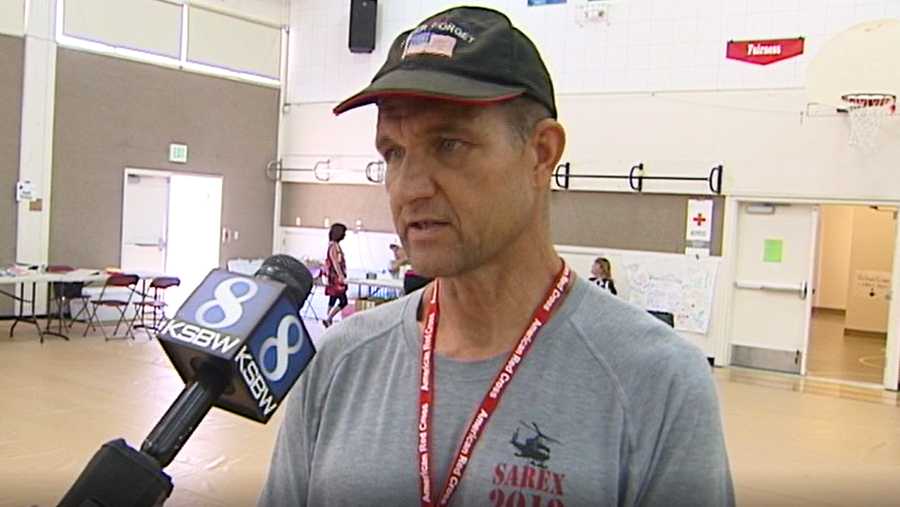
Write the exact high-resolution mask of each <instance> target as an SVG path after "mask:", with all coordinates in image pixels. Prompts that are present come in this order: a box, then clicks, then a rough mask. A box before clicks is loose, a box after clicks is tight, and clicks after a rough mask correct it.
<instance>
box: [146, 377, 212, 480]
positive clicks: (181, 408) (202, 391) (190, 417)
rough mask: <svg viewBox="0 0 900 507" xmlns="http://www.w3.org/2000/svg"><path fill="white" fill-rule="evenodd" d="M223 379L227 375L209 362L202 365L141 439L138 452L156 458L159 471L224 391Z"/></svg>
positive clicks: (171, 458) (166, 464) (178, 449)
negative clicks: (142, 440) (159, 467)
mask: <svg viewBox="0 0 900 507" xmlns="http://www.w3.org/2000/svg"><path fill="white" fill-rule="evenodd" d="M225 378H226V375H225V374H224V373H223V372H222V371H220V369H219V368H217V367H215V366H213V365H212V364H210V362H208V361H207V362H205V363H204V364H202V365H201V366H200V368H199V370H198V371H197V378H196V379H195V380H193V381H191V382H190V383H189V384H188V385H186V386H185V387H184V389H182V390H181V394H179V395H178V398H176V399H175V401H174V402H173V403H172V405H171V406H170V407H169V410H167V411H166V413H165V414H164V415H163V416H162V418H161V419H160V420H159V422H158V423H156V426H155V427H154V428H153V430H152V431H150V434H149V435H147V438H146V439H144V443H143V444H142V445H141V452H144V453H146V454H148V455H150V456H152V457H153V458H154V459H156V461H158V462H159V464H160V466H161V467H162V468H165V467H167V466H168V465H169V463H171V462H172V460H173V459H175V455H176V454H178V451H180V450H181V447H182V446H183V445H184V443H185V442H187V439H188V437H190V436H191V434H192V433H194V430H195V429H197V426H198V425H199V424H200V421H201V420H203V417H204V416H206V413H207V412H209V409H210V408H212V406H213V403H215V401H216V400H217V399H218V398H219V396H221V394H222V392H223V391H224V390H225Z"/></svg>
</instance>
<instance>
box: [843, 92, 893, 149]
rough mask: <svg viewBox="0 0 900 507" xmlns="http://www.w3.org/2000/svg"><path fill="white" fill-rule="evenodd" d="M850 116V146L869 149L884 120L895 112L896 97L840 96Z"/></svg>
mask: <svg viewBox="0 0 900 507" xmlns="http://www.w3.org/2000/svg"><path fill="white" fill-rule="evenodd" d="M841 99H843V101H844V103H845V104H847V113H848V114H849V115H850V146H856V147H858V148H862V149H871V148H872V147H873V146H874V145H875V138H876V137H877V136H878V132H879V131H880V130H881V124H882V123H884V120H885V119H886V118H887V117H888V116H890V115H892V114H894V113H895V112H896V110H897V96H896V95H891V94H889V93H848V94H846V95H841Z"/></svg>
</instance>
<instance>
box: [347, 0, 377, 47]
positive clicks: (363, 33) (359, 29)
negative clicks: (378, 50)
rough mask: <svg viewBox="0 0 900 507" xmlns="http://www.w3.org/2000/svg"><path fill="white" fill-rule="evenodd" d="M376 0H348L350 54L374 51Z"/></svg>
mask: <svg viewBox="0 0 900 507" xmlns="http://www.w3.org/2000/svg"><path fill="white" fill-rule="evenodd" d="M377 15H378V1H377V0H350V52H351V53H371V52H372V51H373V50H374V49H375V21H376V18H377Z"/></svg>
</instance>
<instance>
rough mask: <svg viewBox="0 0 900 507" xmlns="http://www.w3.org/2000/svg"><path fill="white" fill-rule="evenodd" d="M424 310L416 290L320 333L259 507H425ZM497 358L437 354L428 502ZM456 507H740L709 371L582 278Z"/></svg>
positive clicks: (496, 419)
mask: <svg viewBox="0 0 900 507" xmlns="http://www.w3.org/2000/svg"><path fill="white" fill-rule="evenodd" d="M420 299H421V291H420V292H417V293H414V294H412V295H410V296H407V297H404V298H402V299H400V300H398V301H395V302H392V303H389V304H386V305H382V306H380V307H378V308H375V309H373V310H367V311H366V312H363V313H361V314H358V315H355V316H353V317H352V318H350V319H348V320H347V321H345V322H343V323H341V324H339V325H337V326H335V327H334V328H332V329H331V330H329V332H328V336H327V338H325V339H324V345H323V347H322V350H321V351H319V354H318V356H317V357H316V358H315V359H314V361H313V363H312V364H311V365H310V367H309V369H308V370H307V371H306V372H305V373H304V375H303V376H302V377H301V379H300V380H299V381H298V383H297V385H296V386H294V388H293V391H292V393H291V396H290V398H291V399H290V401H289V402H288V405H287V413H286V414H285V419H284V422H283V423H282V427H281V429H280V431H279V434H278V439H277V442H276V444H275V451H274V455H273V458H272V464H271V468H270V470H269V477H268V480H267V481H266V484H265V486H264V489H263V492H262V496H261V497H260V502H259V505H261V506H272V507H275V506H279V507H280V506H288V505H290V506H295V505H309V506H313V507H318V506H357V505H372V506H375V505H391V506H415V505H419V474H418V469H419V467H418V454H417V444H418V441H417V437H418V429H417V426H418V424H417V418H418V410H419V404H418V399H419V398H418V395H419V392H418V385H419V384H418V376H419V363H420V350H421V336H420V333H419V328H418V325H417V322H416V310H417V307H418V304H419V302H420ZM437 339H438V340H440V329H438V337H437ZM504 360H505V355H504V356H502V357H496V358H492V359H488V360H485V361H475V362H462V361H455V360H451V359H448V358H444V357H441V356H440V355H438V356H437V358H436V362H437V364H436V371H435V405H436V406H435V408H434V413H433V417H432V425H433V430H432V431H433V434H432V439H433V442H432V452H433V454H432V460H433V462H432V467H433V472H432V473H433V475H432V482H433V485H432V487H433V488H434V489H435V490H436V491H435V492H434V493H433V495H434V497H435V498H437V497H438V496H439V494H440V492H442V491H443V488H444V484H445V481H446V478H447V473H448V468H449V466H450V461H451V460H452V459H453V456H454V455H455V453H456V450H457V448H458V446H459V443H460V441H461V439H462V438H463V432H464V431H465V429H466V426H467V425H468V423H469V421H470V419H471V418H472V416H473V415H474V412H475V410H476V408H477V407H478V404H479V403H480V401H481V399H482V398H483V396H484V395H485V393H486V392H487V390H488V387H489V385H490V384H491V381H492V379H493V377H494V375H495V374H496V373H497V371H498V370H499V368H500V366H501V364H502V363H503V361H504ZM539 432H540V433H539ZM451 503H452V504H453V505H457V506H463V505H464V506H469V505H494V506H516V507H518V506H522V507H525V506H527V507H562V506H566V507H572V506H580V505H628V506H631V505H666V506H671V505H685V506H712V505H716V506H730V505H733V504H734V491H733V488H732V483H731V474H730V472H729V468H728V457H727V454H726V451H725V443H724V440H723V437H722V426H721V421H720V416H719V408H718V402H717V399H716V392H715V387H714V384H713V381H712V378H711V375H710V371H709V366H708V365H707V363H706V359H705V358H704V356H703V354H702V353H701V352H700V351H699V350H698V349H697V348H696V347H694V346H693V345H691V344H689V343H688V342H687V341H685V340H684V339H682V338H681V337H679V336H678V335H677V334H675V333H674V332H673V331H672V330H671V329H669V328H668V327H666V326H665V325H664V324H663V323H662V322H660V321H658V320H657V319H655V318H653V317H652V316H650V315H648V314H647V313H645V312H643V311H641V310H640V309H638V308H636V307H634V306H631V305H629V304H627V303H624V302H622V301H621V300H619V299H618V298H616V297H614V296H611V295H609V294H608V293H605V292H603V291H601V290H599V289H598V288H596V287H593V286H591V285H590V284H589V283H587V282H586V281H584V280H583V279H581V278H576V280H575V283H574V286H573V287H572V290H571V292H570V293H569V295H568V297H567V298H566V299H565V301H564V302H563V304H562V305H561V306H560V308H559V309H558V310H557V312H556V313H555V314H554V315H553V317H552V318H551V320H550V322H548V323H547V324H546V325H545V327H544V328H543V329H542V330H541V331H540V332H539V333H538V335H537V338H536V341H535V343H534V345H533V347H532V349H531V352H530V353H529V354H528V356H527V357H526V358H525V360H524V362H523V363H522V364H521V365H520V367H519V370H518V373H517V375H516V377H515V378H514V379H513V381H512V383H511V384H510V385H509V386H508V388H507V390H506V393H505V395H504V397H503V399H502V401H501V403H500V406H499V407H498V409H497V411H496V412H495V413H494V415H493V417H492V418H491V420H490V421H489V423H488V426H487V428H486V430H485V432H484V434H483V436H482V437H481V440H480V441H479V442H478V445H477V447H476V448H475V451H474V455H473V456H472V460H471V461H470V462H469V465H468V468H467V470H466V473H465V476H464V477H463V480H462V482H461V483H460V485H459V487H458V488H457V491H456V494H455V496H454V497H453V500H452V502H451Z"/></svg>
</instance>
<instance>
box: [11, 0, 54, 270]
mask: <svg viewBox="0 0 900 507" xmlns="http://www.w3.org/2000/svg"><path fill="white" fill-rule="evenodd" d="M26 5H27V6H28V9H29V12H28V13H27V19H28V26H26V27H25V65H24V78H23V83H22V137H21V143H20V148H19V150H20V151H19V179H20V180H29V181H31V183H32V185H33V187H34V190H35V193H36V194H37V197H38V198H39V199H40V201H39V202H38V201H33V202H29V201H22V202H20V203H19V208H18V219H17V223H16V261H18V262H24V263H30V264H47V259H48V255H49V246H50V245H49V238H50V202H51V200H50V197H51V196H50V183H51V181H50V179H51V175H52V168H53V103H54V93H55V91H56V86H55V85H56V42H55V36H54V33H55V16H54V12H55V11H56V8H55V7H56V6H55V1H54V0H31V1H30V2H27V3H26ZM38 208H39V209H38Z"/></svg>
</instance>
